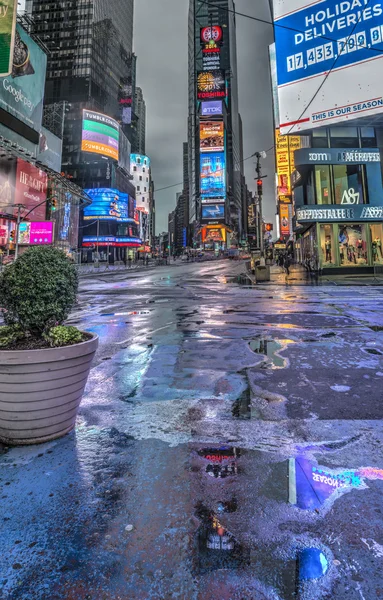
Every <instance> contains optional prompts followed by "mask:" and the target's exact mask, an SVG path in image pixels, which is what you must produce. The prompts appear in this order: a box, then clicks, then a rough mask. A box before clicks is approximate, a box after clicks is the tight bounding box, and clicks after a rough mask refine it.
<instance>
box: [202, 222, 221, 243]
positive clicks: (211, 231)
mask: <svg viewBox="0 0 383 600" xmlns="http://www.w3.org/2000/svg"><path fill="white" fill-rule="evenodd" d="M201 235H202V242H203V243H214V242H218V243H219V242H226V229H225V228H224V227H216V226H214V225H213V226H212V227H203V228H202V232H201Z"/></svg>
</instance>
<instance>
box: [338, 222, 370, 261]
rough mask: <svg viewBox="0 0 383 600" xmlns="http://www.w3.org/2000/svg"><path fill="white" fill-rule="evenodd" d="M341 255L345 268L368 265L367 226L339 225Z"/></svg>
mask: <svg viewBox="0 0 383 600" xmlns="http://www.w3.org/2000/svg"><path fill="white" fill-rule="evenodd" d="M339 254H340V264H341V265H342V266H343V267H350V266H355V267H357V266H359V265H366V264H367V239H366V226H365V225H352V224H347V225H339Z"/></svg>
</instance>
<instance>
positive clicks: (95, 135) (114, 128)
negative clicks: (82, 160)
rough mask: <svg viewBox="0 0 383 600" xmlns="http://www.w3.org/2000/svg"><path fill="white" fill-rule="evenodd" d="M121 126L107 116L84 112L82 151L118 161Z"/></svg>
mask: <svg viewBox="0 0 383 600" xmlns="http://www.w3.org/2000/svg"><path fill="white" fill-rule="evenodd" d="M119 139H120V126H119V124H118V123H117V121H115V120H114V119H111V118H110V117H108V116H107V115H103V114H101V113H97V112H94V111H93V110H87V109H84V110H83V117H82V141H81V150H82V151H83V152H92V153H95V154H101V156H105V157H106V158H113V159H114V160H118V156H119V155H118V144H119Z"/></svg>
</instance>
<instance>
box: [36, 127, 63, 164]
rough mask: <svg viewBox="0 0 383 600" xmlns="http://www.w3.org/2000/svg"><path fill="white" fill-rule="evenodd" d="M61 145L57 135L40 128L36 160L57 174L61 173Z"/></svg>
mask: <svg viewBox="0 0 383 600" xmlns="http://www.w3.org/2000/svg"><path fill="white" fill-rule="evenodd" d="M62 147H63V143H62V140H60V138H59V137H57V135H54V134H53V133H51V132H50V131H49V130H48V129H45V127H41V132H40V142H39V151H38V154H37V160H39V161H40V162H42V163H43V165H46V166H47V167H49V168H50V169H53V171H56V172H57V173H60V172H61V159H62Z"/></svg>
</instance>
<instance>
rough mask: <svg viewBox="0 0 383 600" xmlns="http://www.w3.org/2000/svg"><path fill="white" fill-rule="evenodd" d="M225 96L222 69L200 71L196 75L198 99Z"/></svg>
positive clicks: (212, 98)
mask: <svg viewBox="0 0 383 600" xmlns="http://www.w3.org/2000/svg"><path fill="white" fill-rule="evenodd" d="M225 97H226V81H225V72H224V71H223V70H222V69H217V70H214V71H200V72H199V73H198V75H197V98H198V100H209V99H211V100H214V99H215V98H225Z"/></svg>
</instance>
